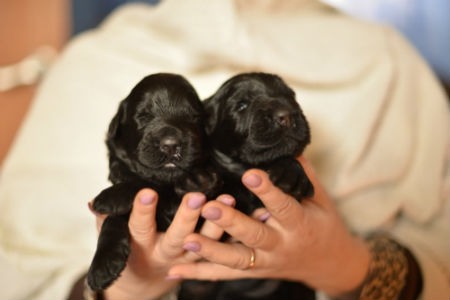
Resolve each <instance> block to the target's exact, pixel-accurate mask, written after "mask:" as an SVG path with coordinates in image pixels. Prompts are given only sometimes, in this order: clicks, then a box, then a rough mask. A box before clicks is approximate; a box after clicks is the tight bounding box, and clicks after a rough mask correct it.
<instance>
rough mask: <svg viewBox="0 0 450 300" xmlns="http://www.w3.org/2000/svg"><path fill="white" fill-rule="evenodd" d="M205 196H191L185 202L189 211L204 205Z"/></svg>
mask: <svg viewBox="0 0 450 300" xmlns="http://www.w3.org/2000/svg"><path fill="white" fill-rule="evenodd" d="M205 200H206V199H205V196H204V195H203V194H191V195H189V199H188V201H187V205H188V207H189V208H191V209H198V208H200V207H201V206H202V205H203V203H205Z"/></svg>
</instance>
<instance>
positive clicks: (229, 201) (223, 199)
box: [217, 195, 234, 206]
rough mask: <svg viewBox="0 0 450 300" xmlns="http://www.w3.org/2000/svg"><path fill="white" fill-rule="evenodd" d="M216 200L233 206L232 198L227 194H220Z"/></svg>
mask: <svg viewBox="0 0 450 300" xmlns="http://www.w3.org/2000/svg"><path fill="white" fill-rule="evenodd" d="M217 200H218V201H220V202H222V203H223V204H225V205H228V206H233V204H234V198H233V197H231V196H228V195H223V196H220V197H219V198H217Z"/></svg>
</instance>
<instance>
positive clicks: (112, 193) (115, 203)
mask: <svg viewBox="0 0 450 300" xmlns="http://www.w3.org/2000/svg"><path fill="white" fill-rule="evenodd" d="M138 191H139V187H137V186H134V185H131V184H127V183H120V184H116V185H113V186H111V187H109V188H107V189H104V190H103V191H102V192H101V193H100V194H98V195H97V197H95V199H94V203H93V205H92V207H93V209H94V210H95V211H96V212H98V213H101V214H107V215H123V214H126V213H128V212H130V211H131V207H132V204H133V199H134V197H135V195H136V193H137V192H138Z"/></svg>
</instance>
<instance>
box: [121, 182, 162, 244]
mask: <svg viewBox="0 0 450 300" xmlns="http://www.w3.org/2000/svg"><path fill="white" fill-rule="evenodd" d="M157 200H158V194H157V193H156V192H155V191H154V190H151V189H143V190H141V191H139V192H138V193H137V195H136V197H135V199H134V203H133V209H132V210H131V214H130V220H129V221H128V227H129V229H130V234H131V239H132V240H133V242H135V243H136V244H138V245H139V246H142V247H149V246H150V245H153V243H154V240H155V236H156V221H155V214H156V203H157Z"/></svg>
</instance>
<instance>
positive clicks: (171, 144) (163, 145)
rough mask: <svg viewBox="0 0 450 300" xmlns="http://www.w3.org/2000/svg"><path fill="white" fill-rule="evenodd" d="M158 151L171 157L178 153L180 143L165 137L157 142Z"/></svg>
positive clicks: (173, 138)
mask: <svg viewBox="0 0 450 300" xmlns="http://www.w3.org/2000/svg"><path fill="white" fill-rule="evenodd" d="M159 149H160V150H161V151H162V152H163V153H165V154H167V155H169V156H173V155H175V154H177V153H179V152H180V142H179V141H178V139H177V138H175V137H173V136H166V137H164V138H162V139H161V141H160V142H159Z"/></svg>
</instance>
